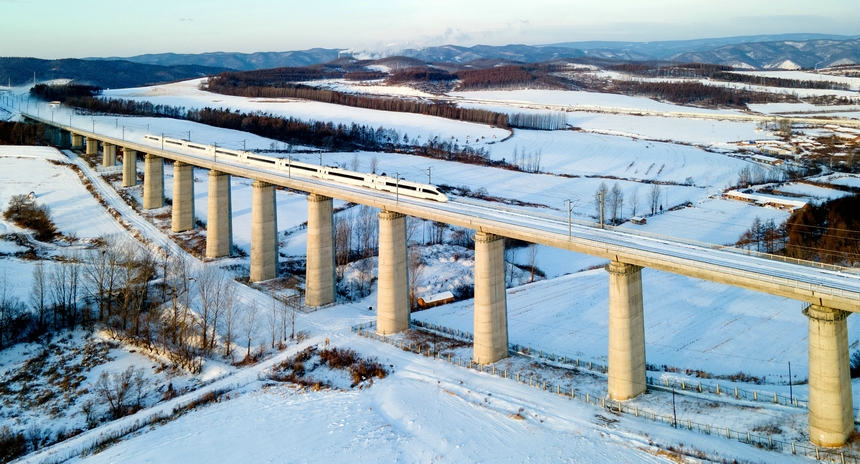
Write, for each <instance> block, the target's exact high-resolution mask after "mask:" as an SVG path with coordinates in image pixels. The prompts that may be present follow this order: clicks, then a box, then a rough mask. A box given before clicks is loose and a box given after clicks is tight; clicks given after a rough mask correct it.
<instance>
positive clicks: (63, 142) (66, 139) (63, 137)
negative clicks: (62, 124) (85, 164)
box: [57, 129, 72, 150]
mask: <svg viewBox="0 0 860 464" xmlns="http://www.w3.org/2000/svg"><path fill="white" fill-rule="evenodd" d="M57 147H59V148H60V150H68V149H69V148H72V133H71V132H69V131H67V130H63V129H60V130H59V133H58V134H57Z"/></svg>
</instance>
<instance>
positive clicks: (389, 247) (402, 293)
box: [376, 210, 409, 335]
mask: <svg viewBox="0 0 860 464" xmlns="http://www.w3.org/2000/svg"><path fill="white" fill-rule="evenodd" d="M407 272H408V269H407V267H406V216H404V215H402V214H400V213H395V212H392V211H384V210H383V211H382V212H381V213H379V269H378V274H379V279H378V280H377V303H376V306H377V313H376V332H377V333H379V334H381V335H388V334H393V333H397V332H402V331H404V330H406V329H408V328H409V284H408V280H407V275H406V274H407Z"/></svg>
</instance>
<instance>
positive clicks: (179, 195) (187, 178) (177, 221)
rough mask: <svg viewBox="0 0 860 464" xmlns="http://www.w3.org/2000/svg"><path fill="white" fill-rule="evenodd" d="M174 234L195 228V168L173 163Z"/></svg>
mask: <svg viewBox="0 0 860 464" xmlns="http://www.w3.org/2000/svg"><path fill="white" fill-rule="evenodd" d="M172 226H173V227H172V230H173V231H174V232H182V231H185V230H191V229H193V228H194V166H192V165H190V164H187V163H183V162H181V161H174V162H173V223H172Z"/></svg>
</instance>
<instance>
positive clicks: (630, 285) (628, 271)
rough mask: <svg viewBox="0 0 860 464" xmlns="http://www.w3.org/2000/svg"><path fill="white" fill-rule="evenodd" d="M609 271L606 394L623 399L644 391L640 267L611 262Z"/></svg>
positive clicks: (643, 339) (643, 341)
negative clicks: (607, 384) (607, 382)
mask: <svg viewBox="0 0 860 464" xmlns="http://www.w3.org/2000/svg"><path fill="white" fill-rule="evenodd" d="M606 270H607V272H609V362H608V365H609V372H608V377H609V386H608V393H609V397H610V398H612V399H613V400H618V401H624V400H629V399H631V398H635V397H637V396H639V395H640V394H642V393H644V392H645V387H646V378H645V320H644V317H643V305H642V268H641V267H639V266H634V265H632V264H625V263H620V262H617V261H612V262H610V263H609V264H608V265H607V266H606Z"/></svg>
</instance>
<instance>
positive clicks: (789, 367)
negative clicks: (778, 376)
mask: <svg viewBox="0 0 860 464" xmlns="http://www.w3.org/2000/svg"><path fill="white" fill-rule="evenodd" d="M788 400H789V402H790V403H791V404H794V391H793V389H792V388H791V361H789V362H788Z"/></svg>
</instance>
